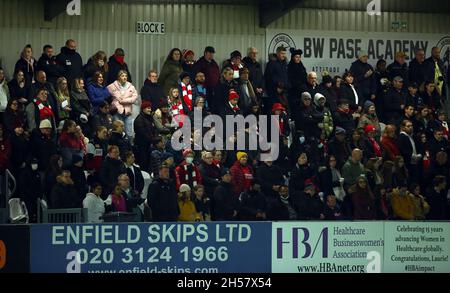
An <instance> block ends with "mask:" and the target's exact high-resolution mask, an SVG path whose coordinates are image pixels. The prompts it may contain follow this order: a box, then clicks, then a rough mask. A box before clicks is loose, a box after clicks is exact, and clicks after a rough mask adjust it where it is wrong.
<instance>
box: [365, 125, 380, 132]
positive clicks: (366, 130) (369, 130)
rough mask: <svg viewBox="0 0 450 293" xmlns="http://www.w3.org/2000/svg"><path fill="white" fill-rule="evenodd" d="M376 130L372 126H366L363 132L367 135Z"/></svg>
mask: <svg viewBox="0 0 450 293" xmlns="http://www.w3.org/2000/svg"><path fill="white" fill-rule="evenodd" d="M376 130H377V129H376V128H375V126H373V125H371V124H369V125H367V126H366V127H365V128H364V132H365V133H366V134H367V133H369V132H372V131H376Z"/></svg>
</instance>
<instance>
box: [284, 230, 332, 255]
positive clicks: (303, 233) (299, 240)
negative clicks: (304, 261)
mask: <svg viewBox="0 0 450 293" xmlns="http://www.w3.org/2000/svg"><path fill="white" fill-rule="evenodd" d="M291 232H292V233H291V235H292V238H291V239H289V238H286V239H283V228H277V258H278V259H280V258H283V257H288V258H290V257H291V255H284V256H283V251H284V249H283V247H284V246H285V245H287V246H288V247H289V248H291V249H289V250H287V251H291V252H292V258H294V259H296V258H299V255H301V254H302V255H301V256H300V257H301V258H308V257H314V255H315V253H316V250H317V249H318V248H319V247H320V246H321V247H322V257H323V258H327V257H328V228H323V229H322V231H321V232H320V234H319V237H317V238H316V239H314V238H311V233H310V232H309V229H307V228H304V227H295V228H292V231H291Z"/></svg>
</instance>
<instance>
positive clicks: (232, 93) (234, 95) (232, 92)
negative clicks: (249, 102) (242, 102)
mask: <svg viewBox="0 0 450 293" xmlns="http://www.w3.org/2000/svg"><path fill="white" fill-rule="evenodd" d="M234 99H239V95H238V93H237V92H236V91H235V90H230V93H229V94H228V101H231V100H234Z"/></svg>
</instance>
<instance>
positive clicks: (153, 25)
mask: <svg viewBox="0 0 450 293" xmlns="http://www.w3.org/2000/svg"><path fill="white" fill-rule="evenodd" d="M165 30H166V27H165V25H164V23H163V22H147V21H138V22H136V33H138V34H145V35H164V34H165Z"/></svg>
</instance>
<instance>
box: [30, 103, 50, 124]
mask: <svg viewBox="0 0 450 293" xmlns="http://www.w3.org/2000/svg"><path fill="white" fill-rule="evenodd" d="M34 103H35V104H36V106H37V107H38V109H39V118H40V120H41V121H42V120H45V119H50V120H51V118H53V117H55V115H54V114H53V110H52V106H50V105H48V106H46V105H44V104H43V103H42V101H40V100H34Z"/></svg>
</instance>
